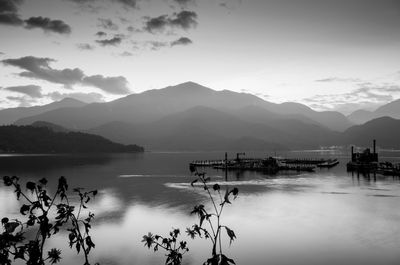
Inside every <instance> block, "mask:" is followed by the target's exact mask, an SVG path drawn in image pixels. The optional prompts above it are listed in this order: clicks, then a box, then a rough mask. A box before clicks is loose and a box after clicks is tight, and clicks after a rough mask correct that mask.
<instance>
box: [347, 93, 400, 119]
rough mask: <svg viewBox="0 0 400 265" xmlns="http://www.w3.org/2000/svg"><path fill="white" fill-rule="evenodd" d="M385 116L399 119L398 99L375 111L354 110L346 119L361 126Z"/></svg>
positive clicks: (399, 105) (399, 107) (399, 106)
mask: <svg viewBox="0 0 400 265" xmlns="http://www.w3.org/2000/svg"><path fill="white" fill-rule="evenodd" d="M385 116H387V117H392V118H394V119H400V99H398V100H395V101H392V102H390V103H388V104H385V105H383V106H380V107H379V108H377V109H376V110H375V111H368V110H356V111H354V112H353V113H351V114H350V115H348V116H347V118H348V119H349V120H350V121H351V122H353V123H355V124H363V123H365V122H367V121H370V120H373V119H376V118H380V117H385Z"/></svg>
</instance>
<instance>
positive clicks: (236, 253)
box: [0, 151, 400, 265]
mask: <svg viewBox="0 0 400 265" xmlns="http://www.w3.org/2000/svg"><path fill="white" fill-rule="evenodd" d="M246 155H247V156H249V157H252V156H254V157H265V156H269V155H271V154H270V153H252V154H246ZM278 155H281V156H286V157H313V158H318V157H335V158H339V160H340V164H339V165H338V166H336V167H335V168H332V169H317V170H316V172H314V173H294V172H292V173H290V174H289V173H280V174H278V175H264V174H262V173H256V172H234V171H230V172H229V173H228V180H227V181H225V176H224V172H223V171H217V170H213V169H206V172H207V174H208V176H210V177H211V181H212V182H218V183H220V184H221V185H223V186H224V187H225V186H226V185H228V186H230V187H233V186H236V187H238V188H239V196H238V197H237V199H236V200H234V201H232V204H231V205H227V207H226V208H225V209H224V213H223V216H222V222H223V223H224V224H226V225H227V226H229V227H230V228H232V229H233V230H234V231H235V233H236V235H237V239H236V240H235V241H234V242H233V243H232V245H231V246H229V240H228V237H227V236H225V235H224V237H223V241H224V244H223V247H224V249H225V250H226V253H227V255H228V256H229V257H231V258H233V259H234V260H235V261H236V264H242V265H245V264H246V265H261V264H272V265H280V264H282V265H290V264H297V265H299V264H308V265H310V264H352V265H356V264H363V265H366V264H371V265H372V264H399V262H400V251H399V249H400V180H399V178H397V177H383V176H379V175H378V176H377V177H376V178H374V177H371V178H367V177H364V176H357V175H352V174H351V173H347V172H346V170H345V165H346V163H347V161H348V160H349V157H348V156H347V154H341V153H339V152H338V153H335V152H313V151H309V152H289V153H279V154H278ZM380 155H381V157H380V159H381V160H389V161H395V162H400V153H396V152H391V153H389V152H388V153H383V154H380ZM223 156H224V154H223V153H222V152H214V153H162V152H159V153H151V152H148V153H143V154H113V155H102V156H94V155H93V156H89V155H74V156H70V155H64V156H63V155H61V156H59V155H57V156H56V155H54V156H50V155H29V156H27V155H0V174H1V176H3V175H17V176H19V177H20V178H21V179H22V181H26V180H28V179H36V180H37V179H40V178H42V177H46V178H47V179H49V180H50V182H52V181H54V182H56V180H57V179H58V177H59V176H61V175H63V176H66V177H67V179H68V182H69V184H70V187H86V188H89V189H98V190H99V195H98V196H97V197H96V199H95V200H94V201H93V202H91V203H89V208H90V210H91V211H93V212H94V213H95V214H96V219H95V222H94V223H93V229H92V235H93V241H94V242H95V244H96V248H95V249H94V250H93V252H92V255H91V259H92V261H96V262H100V264H118V265H125V264H130V265H135V264H136V265H144V264H151V265H153V264H154V265H156V264H164V261H165V256H164V253H163V252H156V253H154V252H153V251H152V250H148V249H147V248H145V247H144V246H143V243H142V242H141V240H142V236H143V235H144V234H147V233H148V232H153V233H158V234H161V235H167V233H168V232H169V231H170V230H171V228H180V229H181V231H182V232H183V231H184V230H185V229H186V227H189V226H191V225H193V224H194V223H196V222H197V219H196V217H195V216H191V215H190V211H191V210H192V209H193V206H194V205H195V204H198V203H204V204H205V205H206V207H210V202H209V200H208V199H207V197H206V194H205V192H204V190H202V189H201V188H199V187H192V186H190V182H191V181H192V180H193V179H194V176H191V174H190V172H189V166H188V164H189V162H190V161H192V160H201V159H222V158H223ZM229 156H230V157H233V156H234V154H233V153H230V154H229ZM51 187H52V186H51V185H50V189H51ZM19 205H20V204H19V202H18V201H16V199H15V195H14V193H13V190H12V189H9V188H7V187H4V186H3V183H1V184H0V217H3V216H9V217H13V216H15V217H17V216H18V214H19V207H18V206H19ZM64 236H65V235H64ZM181 237H182V238H183V239H185V240H186V241H187V242H188V245H189V248H190V251H189V252H188V253H187V254H185V256H184V264H202V263H203V262H204V261H205V260H206V259H207V258H208V257H209V256H210V252H211V248H210V246H209V242H207V241H205V240H204V239H195V240H192V239H190V238H189V237H187V236H186V235H185V233H183V235H182V236H181ZM51 244H52V245H55V246H57V247H60V248H61V249H63V260H62V262H61V264H83V262H82V259H81V258H80V257H76V256H75V255H74V252H72V251H71V250H69V248H68V245H67V240H66V239H62V238H60V237H56V238H54V239H52V242H51ZM93 263H94V262H93Z"/></svg>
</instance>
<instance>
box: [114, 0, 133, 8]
mask: <svg viewBox="0 0 400 265" xmlns="http://www.w3.org/2000/svg"><path fill="white" fill-rule="evenodd" d="M113 1H114V2H119V3H121V4H123V5H124V6H125V7H131V8H136V7H137V0H113Z"/></svg>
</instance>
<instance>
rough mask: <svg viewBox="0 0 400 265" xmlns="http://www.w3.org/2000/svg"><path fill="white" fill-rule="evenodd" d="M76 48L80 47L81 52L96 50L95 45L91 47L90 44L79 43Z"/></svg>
mask: <svg viewBox="0 0 400 265" xmlns="http://www.w3.org/2000/svg"><path fill="white" fill-rule="evenodd" d="M76 47H78V49H79V50H89V51H90V50H94V48H95V47H94V46H93V45H90V44H88V43H78V44H77V45H76Z"/></svg>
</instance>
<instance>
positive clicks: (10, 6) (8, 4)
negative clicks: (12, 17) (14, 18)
mask: <svg viewBox="0 0 400 265" xmlns="http://www.w3.org/2000/svg"><path fill="white" fill-rule="evenodd" d="M22 2H23V0H0V13H4V12H10V13H17V12H18V8H19V5H21V4H22Z"/></svg>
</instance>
